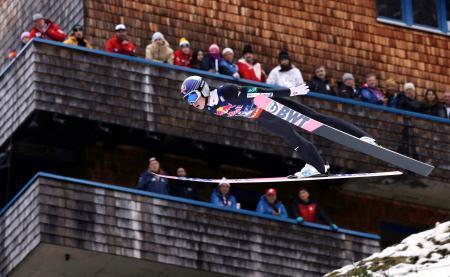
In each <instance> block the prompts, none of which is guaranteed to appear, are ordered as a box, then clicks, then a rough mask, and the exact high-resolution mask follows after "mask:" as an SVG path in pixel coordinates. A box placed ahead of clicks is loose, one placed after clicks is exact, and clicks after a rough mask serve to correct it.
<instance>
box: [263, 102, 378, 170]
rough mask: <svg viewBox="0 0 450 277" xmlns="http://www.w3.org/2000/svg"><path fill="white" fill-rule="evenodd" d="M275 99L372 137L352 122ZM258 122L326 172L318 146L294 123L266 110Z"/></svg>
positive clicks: (294, 103)
mask: <svg viewBox="0 0 450 277" xmlns="http://www.w3.org/2000/svg"><path fill="white" fill-rule="evenodd" d="M274 100H276V101H278V102H280V103H281V104H283V105H285V106H287V107H289V108H291V109H293V110H295V111H298V112H300V113H302V114H304V115H306V116H308V117H311V118H313V119H315V120H317V121H319V122H321V123H324V124H327V125H329V126H332V127H334V128H336V129H339V130H341V131H343V132H346V133H348V134H350V135H353V136H355V137H363V136H369V137H370V135H369V134H367V133H366V132H364V131H363V130H361V129H359V128H358V127H356V126H355V125H353V124H351V123H348V122H345V121H343V120H340V119H338V118H336V117H333V116H329V115H324V114H321V113H318V112H316V111H315V110H313V109H311V108H309V107H307V106H305V105H303V104H300V103H297V102H294V101H292V100H290V99H287V98H275V99H274ZM257 122H258V124H259V125H260V126H261V127H263V128H264V129H266V130H267V131H269V132H272V133H274V134H276V135H278V136H281V137H283V138H284V139H286V141H287V143H288V144H289V146H291V147H293V148H294V149H295V150H296V151H299V153H300V156H301V158H302V160H303V161H305V162H306V163H308V164H310V165H312V166H314V167H315V168H316V169H317V170H318V171H319V172H320V173H325V166H324V162H323V160H322V158H321V157H320V155H319V153H318V152H317V149H316V147H314V145H313V144H312V143H311V142H310V141H308V140H307V139H305V138H304V137H302V136H300V134H299V133H298V132H297V131H296V130H295V127H294V125H292V124H290V123H288V122H286V121H284V120H282V119H280V118H278V117H276V116H274V115H272V114H270V113H268V112H265V111H263V112H262V114H261V116H260V117H259V118H258V119H257Z"/></svg>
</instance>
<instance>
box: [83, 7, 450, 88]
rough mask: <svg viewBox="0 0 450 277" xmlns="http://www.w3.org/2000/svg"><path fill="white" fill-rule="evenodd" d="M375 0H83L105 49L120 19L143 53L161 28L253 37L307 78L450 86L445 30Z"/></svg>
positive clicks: (259, 51) (190, 34) (172, 35)
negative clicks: (393, 12)
mask: <svg viewBox="0 0 450 277" xmlns="http://www.w3.org/2000/svg"><path fill="white" fill-rule="evenodd" d="M375 2H376V1H364V0H357V1H350V0H346V1H336V0H327V1H295V0H286V1H261V0H245V1H244V0H230V1H202V0H169V1H165V0H160V1H155V0H140V1H128V0H122V1H119V0H117V1H107V0H90V1H85V5H86V25H87V27H88V30H87V34H88V36H90V37H91V38H92V39H93V42H94V44H95V45H96V46H97V47H100V48H103V45H104V42H105V40H106V39H107V38H108V37H109V36H111V35H112V33H113V30H114V25H115V24H118V23H125V24H126V25H127V26H128V27H129V29H128V31H129V34H130V35H131V38H132V40H133V41H134V42H135V43H136V45H137V46H138V47H139V51H138V53H139V55H141V56H144V49H145V46H146V45H147V44H148V43H149V42H150V38H151V35H152V33H153V32H155V31H161V32H163V33H164V34H165V35H166V38H167V39H168V41H169V42H170V44H171V45H172V46H173V47H174V48H178V40H179V38H180V37H183V36H184V37H186V38H187V39H188V40H189V41H190V42H191V45H192V47H193V48H200V49H203V50H207V49H208V46H209V45H210V44H211V43H214V42H215V43H218V44H219V45H220V46H221V47H222V48H223V47H231V48H233V49H235V50H237V53H236V54H237V55H236V56H237V57H240V55H241V53H242V52H241V51H242V49H243V47H244V44H247V43H249V44H252V45H253V49H254V51H255V53H256V55H257V58H258V59H259V60H260V61H261V62H262V64H263V66H264V67H265V68H266V71H270V70H271V69H272V68H273V67H274V66H275V65H276V64H277V59H278V52H279V51H280V50H281V49H284V50H288V51H289V53H290V56H291V58H292V59H293V61H294V64H296V65H298V67H299V68H300V70H301V71H302V72H303V75H304V78H305V79H309V78H310V77H311V76H312V73H313V68H314V66H315V65H318V64H324V65H326V66H327V67H328V68H329V75H330V76H331V77H333V78H334V79H335V80H339V81H340V78H341V76H342V74H343V73H344V72H351V73H353V74H354V75H355V77H357V79H359V80H360V81H364V76H365V74H367V73H368V72H370V71H376V72H378V73H379V76H380V77H381V79H383V80H384V79H387V78H389V77H392V78H394V79H396V80H397V81H398V82H400V83H404V82H413V83H415V84H416V86H417V87H418V88H419V91H418V94H421V93H422V91H421V89H424V88H434V89H437V90H438V92H439V93H440V94H441V93H442V92H444V91H445V89H450V87H449V86H450V58H449V55H448V49H450V40H449V39H448V37H447V36H444V35H439V34H434V33H429V32H423V31H417V30H411V29H406V28H402V27H397V26H393V25H388V24H383V23H379V22H377V21H376V8H375Z"/></svg>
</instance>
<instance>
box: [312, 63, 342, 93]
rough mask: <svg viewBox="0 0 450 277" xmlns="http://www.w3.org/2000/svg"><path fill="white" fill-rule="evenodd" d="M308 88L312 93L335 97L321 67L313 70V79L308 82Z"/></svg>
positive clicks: (325, 71) (324, 70) (325, 72)
mask: <svg viewBox="0 0 450 277" xmlns="http://www.w3.org/2000/svg"><path fill="white" fill-rule="evenodd" d="M308 86H309V89H310V90H311V91H313V92H320V93H325V94H330V95H336V93H335V92H334V88H333V87H332V86H331V84H330V81H329V80H328V76H327V70H326V69H325V66H323V65H319V66H317V67H316V68H315V69H314V77H313V78H312V79H311V80H310V81H309V83H308Z"/></svg>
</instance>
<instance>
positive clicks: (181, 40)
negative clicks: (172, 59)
mask: <svg viewBox="0 0 450 277" xmlns="http://www.w3.org/2000/svg"><path fill="white" fill-rule="evenodd" d="M179 45H180V47H183V46H190V45H191V44H190V43H189V41H188V40H187V39H186V38H180V44H179Z"/></svg>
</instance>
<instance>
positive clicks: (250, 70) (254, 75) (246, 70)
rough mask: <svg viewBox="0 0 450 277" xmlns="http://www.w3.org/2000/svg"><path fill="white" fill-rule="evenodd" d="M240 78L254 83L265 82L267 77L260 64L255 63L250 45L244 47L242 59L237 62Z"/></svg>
mask: <svg viewBox="0 0 450 277" xmlns="http://www.w3.org/2000/svg"><path fill="white" fill-rule="evenodd" d="M237 65H238V68H239V74H240V75H241V78H243V79H247V80H252V81H256V82H266V80H267V75H266V73H265V72H264V69H263V68H262V66H261V64H260V63H258V62H256V60H255V56H254V55H253V50H252V46H251V45H245V47H244V51H243V53H242V58H241V59H239V61H238V62H237Z"/></svg>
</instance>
